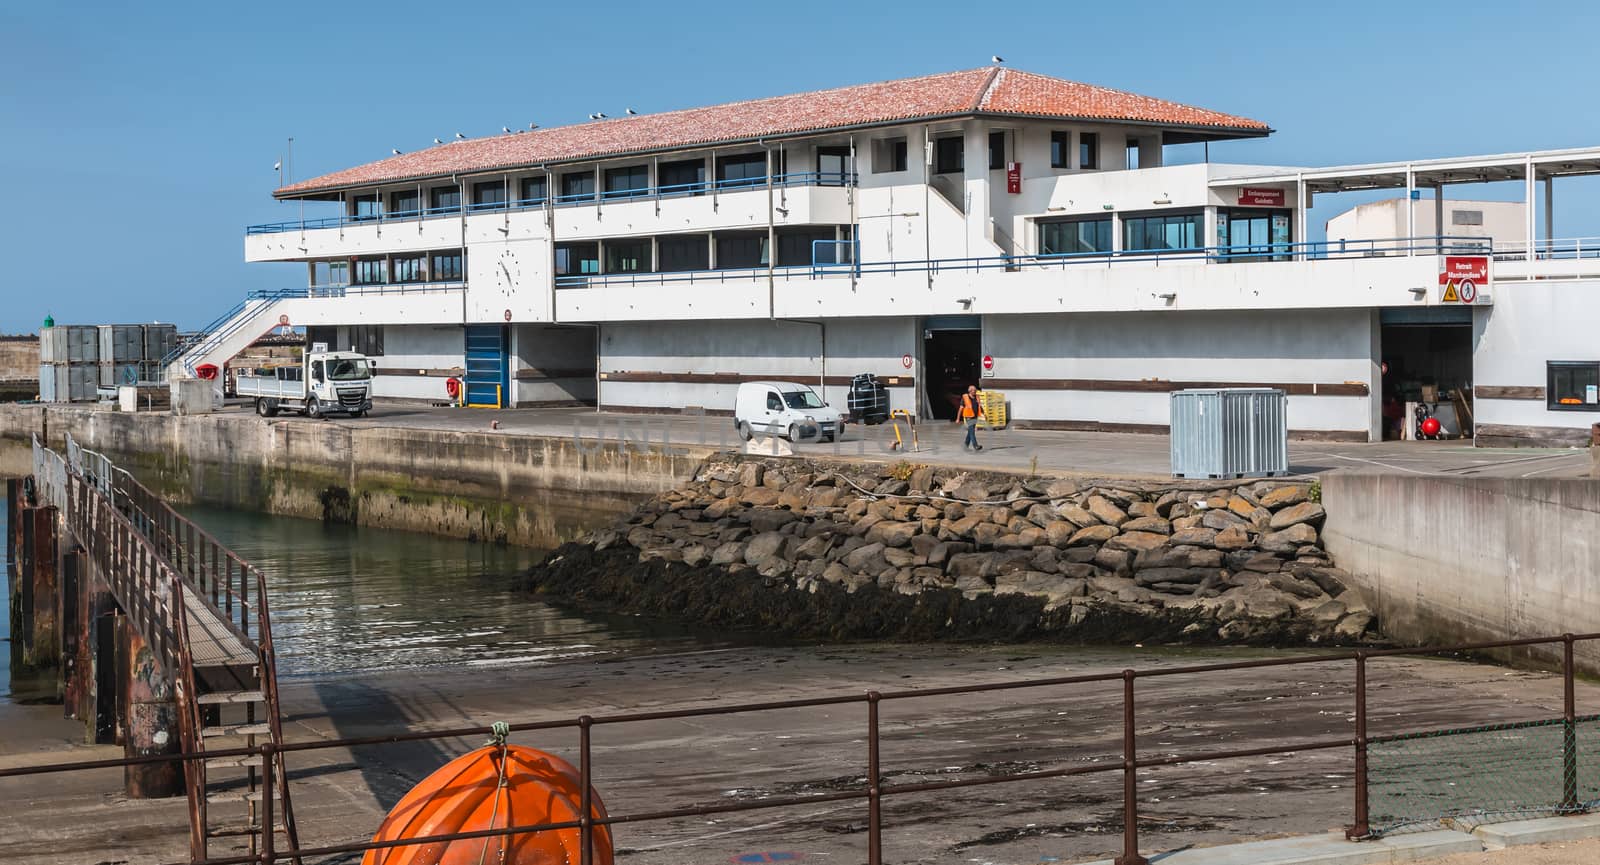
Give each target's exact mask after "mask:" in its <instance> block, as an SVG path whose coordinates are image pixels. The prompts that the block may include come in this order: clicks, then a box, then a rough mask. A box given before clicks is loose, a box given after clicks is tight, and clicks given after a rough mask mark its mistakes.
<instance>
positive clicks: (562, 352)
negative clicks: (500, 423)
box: [511, 325, 595, 406]
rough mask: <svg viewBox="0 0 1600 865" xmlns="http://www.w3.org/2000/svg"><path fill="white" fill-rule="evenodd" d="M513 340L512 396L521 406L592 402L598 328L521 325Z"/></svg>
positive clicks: (588, 403) (514, 330) (515, 402)
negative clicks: (596, 330)
mask: <svg viewBox="0 0 1600 865" xmlns="http://www.w3.org/2000/svg"><path fill="white" fill-rule="evenodd" d="M511 330H512V333H511V341H512V346H513V351H514V354H515V357H514V358H513V359H512V362H511V375H512V382H511V399H512V401H513V403H514V404H515V405H517V406H550V405H578V404H584V405H592V404H593V403H594V401H595V377H594V373H595V328H593V327H590V326H588V325H573V326H570V327H549V326H539V325H517V326H516V327H513V328H512V329H511Z"/></svg>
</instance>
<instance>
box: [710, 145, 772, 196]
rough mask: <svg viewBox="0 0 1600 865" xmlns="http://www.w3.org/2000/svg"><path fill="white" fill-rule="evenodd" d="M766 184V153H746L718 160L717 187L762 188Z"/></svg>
mask: <svg viewBox="0 0 1600 865" xmlns="http://www.w3.org/2000/svg"><path fill="white" fill-rule="evenodd" d="M766 182H767V155H766V154H765V153H746V154H742V155H739V156H722V157H718V159H717V185H718V186H720V187H724V188H727V187H738V186H762V185H765V184H766Z"/></svg>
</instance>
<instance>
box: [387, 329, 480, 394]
mask: <svg viewBox="0 0 1600 865" xmlns="http://www.w3.org/2000/svg"><path fill="white" fill-rule="evenodd" d="M465 340H466V338H465V337H464V336H463V335H462V330H461V326H460V325H453V324H435V325H388V326H385V327H384V329H383V357H380V358H377V359H376V361H375V363H377V365H378V370H379V374H378V377H377V378H375V379H373V382H372V395H373V396H375V397H379V398H388V399H414V400H426V401H428V402H444V401H445V400H447V399H448V398H449V395H448V394H447V393H446V391H445V384H444V383H445V379H446V378H448V377H449V375H450V374H451V373H452V372H453V371H457V370H461V369H463V368H464V367H465V364H466V356H465V352H466V341H465Z"/></svg>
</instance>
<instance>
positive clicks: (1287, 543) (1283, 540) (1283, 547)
mask: <svg viewBox="0 0 1600 865" xmlns="http://www.w3.org/2000/svg"><path fill="white" fill-rule="evenodd" d="M1316 540H1317V530H1316V529H1314V528H1312V527H1311V526H1309V525H1307V524H1306V523H1295V524H1294V525H1292V526H1289V527H1288V528H1286V529H1284V530H1283V531H1281V532H1267V533H1266V534H1264V535H1262V536H1261V540H1260V541H1257V542H1256V543H1257V546H1259V547H1261V549H1263V550H1266V551H1267V552H1269V553H1284V554H1286V555H1293V554H1294V553H1295V552H1296V551H1297V550H1299V549H1300V547H1301V546H1302V545H1304V544H1311V543H1316Z"/></svg>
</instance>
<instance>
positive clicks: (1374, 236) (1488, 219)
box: [1327, 192, 1528, 243]
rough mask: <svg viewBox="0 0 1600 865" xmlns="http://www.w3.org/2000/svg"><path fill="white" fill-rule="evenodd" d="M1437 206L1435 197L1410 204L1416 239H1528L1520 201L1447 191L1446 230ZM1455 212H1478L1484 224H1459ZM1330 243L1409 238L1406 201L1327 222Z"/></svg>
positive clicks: (1376, 204)
mask: <svg viewBox="0 0 1600 865" xmlns="http://www.w3.org/2000/svg"><path fill="white" fill-rule="evenodd" d="M1437 208H1438V204H1437V202H1436V201H1435V200H1434V199H1433V198H1423V199H1418V200H1416V201H1413V202H1411V210H1412V213H1413V219H1414V221H1415V229H1414V232H1413V236H1416V237H1431V236H1434V235H1441V234H1442V235H1448V236H1450V237H1482V238H1492V239H1493V240H1495V241H1496V242H1499V243H1505V242H1518V243H1520V242H1521V241H1523V240H1525V239H1527V236H1528V223H1527V219H1526V215H1527V209H1526V208H1525V207H1524V206H1523V204H1522V202H1520V201H1471V200H1467V199H1462V200H1459V201H1457V200H1453V199H1451V198H1450V196H1449V193H1448V192H1447V193H1446V194H1445V197H1444V230H1443V231H1440V230H1439V229H1438V228H1437V227H1436V222H1437V219H1436V218H1437V215H1438V214H1437ZM1456 211H1475V212H1477V213H1478V214H1479V215H1481V216H1482V218H1483V223H1482V224H1481V225H1457V224H1456V223H1455V213H1456ZM1327 233H1328V240H1329V241H1330V242H1337V241H1340V240H1392V239H1394V238H1400V237H1407V236H1408V235H1407V225H1406V208H1405V199H1403V198H1389V199H1385V200H1383V201H1373V202H1369V203H1367V204H1361V205H1357V206H1356V207H1352V208H1350V209H1349V210H1346V211H1345V212H1343V213H1341V214H1339V215H1337V216H1335V217H1333V218H1332V219H1330V220H1328V223H1327Z"/></svg>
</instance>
